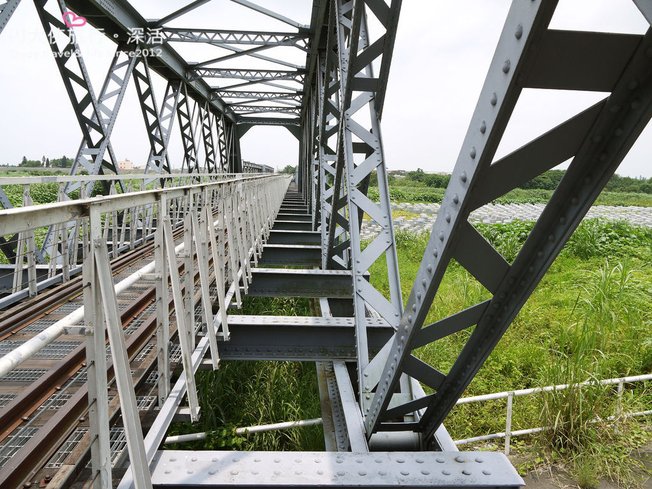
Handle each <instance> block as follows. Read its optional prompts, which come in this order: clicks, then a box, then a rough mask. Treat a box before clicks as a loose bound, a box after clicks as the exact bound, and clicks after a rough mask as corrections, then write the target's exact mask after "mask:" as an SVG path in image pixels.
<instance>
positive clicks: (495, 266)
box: [365, 1, 652, 441]
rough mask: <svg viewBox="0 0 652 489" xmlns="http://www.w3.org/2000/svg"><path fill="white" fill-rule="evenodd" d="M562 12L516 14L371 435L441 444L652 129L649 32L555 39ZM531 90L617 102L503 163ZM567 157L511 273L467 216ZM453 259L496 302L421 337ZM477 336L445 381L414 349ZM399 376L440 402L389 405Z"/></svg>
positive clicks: (547, 5) (382, 386)
mask: <svg viewBox="0 0 652 489" xmlns="http://www.w3.org/2000/svg"><path fill="white" fill-rule="evenodd" d="M556 5H557V2H556V1H548V2H542V1H534V2H520V1H515V2H514V3H513V4H512V7H511V10H510V12H509V15H508V17H507V21H506V23H505V27H504V29H503V33H502V35H501V38H500V41H499V43H498V47H497V49H496V53H495V55H494V58H493V61H492V63H491V66H490V69H489V74H488V75H487V78H486V81H485V84H484V87H483V89H482V92H481V94H480V98H479V101H478V105H477V106H476V109H475V113H474V115H473V117H472V119H471V124H470V127H469V130H468V133H467V136H466V138H465V140H464V143H463V145H462V150H461V152H460V156H459V158H458V160H457V164H456V166H455V169H454V171H453V174H452V176H451V181H450V184H449V186H448V189H447V190H446V194H445V196H444V199H443V201H442V206H441V208H440V210H439V212H438V215H437V219H436V222H435V224H434V226H433V231H432V234H431V237H430V241H429V243H428V246H427V249H426V252H425V254H424V258H423V260H422V262H421V266H420V268H419V272H418V274H417V278H416V281H415V284H414V286H413V289H412V292H411V294H410V296H409V299H408V302H407V306H406V309H405V313H404V314H403V316H402V317H401V321H400V325H399V328H398V331H397V333H396V334H395V335H394V338H393V340H392V342H391V348H390V351H389V352H388V355H387V357H386V358H387V361H386V362H385V364H384V367H383V370H382V374H380V375H378V376H377V378H375V379H374V384H376V385H377V387H376V390H375V393H374V397H373V401H372V403H371V407H370V411H369V413H368V414H367V416H366V419H365V426H366V430H367V436H370V435H371V434H372V433H373V432H375V431H379V430H381V431H382V430H396V429H401V427H403V428H404V429H413V430H415V431H419V432H421V433H422V434H423V435H424V437H425V438H426V441H428V440H431V439H432V435H433V433H434V431H435V429H436V428H437V427H438V426H439V425H440V424H441V423H442V421H443V420H444V418H445V417H446V415H447V414H448V412H449V411H450V410H451V409H452V407H453V406H454V404H455V402H456V401H457V399H458V398H459V397H460V396H461V394H462V392H463V391H464V389H465V388H466V386H467V385H468V384H469V383H470V382H471V380H472V379H473V377H474V375H475V374H476V372H477V371H478V370H479V369H480V367H481V366H482V364H483V363H484V361H485V360H486V358H487V357H488V355H489V354H490V352H491V351H492V350H493V348H494V347H495V345H496V343H497V342H498V341H499V339H500V338H501V337H502V335H503V334H504V332H505V330H506V329H507V327H508V326H509V324H510V323H511V322H512V320H513V319H514V317H515V316H516V315H517V314H518V312H519V311H520V309H521V307H522V306H523V305H524V304H525V302H526V301H527V299H528V298H529V296H530V294H531V293H532V291H533V290H534V288H535V287H536V285H537V284H538V283H539V281H540V280H541V278H542V277H543V275H544V273H545V272H546V271H547V269H548V268H549V267H550V265H551V263H552V262H553V260H554V259H555V257H556V256H557V255H558V254H559V252H560V251H561V249H562V247H563V246H564V244H565V243H566V241H567V240H568V238H569V236H570V235H571V233H572V232H573V231H574V229H575V228H576V227H577V225H578V224H579V223H580V221H581V220H582V218H583V217H584V215H585V214H586V213H587V211H588V209H589V208H590V206H591V204H592V203H593V202H594V201H595V199H596V198H597V196H598V195H599V193H600V191H601V190H602V188H603V187H604V186H605V184H606V183H607V182H608V180H609V178H610V177H611V176H612V175H613V173H614V171H615V170H616V168H617V167H618V165H619V164H620V162H621V161H622V159H623V157H624V156H625V155H626V154H627V152H628V150H629V149H630V148H631V146H632V145H633V143H634V142H635V141H636V139H637V137H638V136H639V134H640V133H641V131H642V130H643V128H644V127H645V126H646V124H647V123H648V121H649V120H650V117H651V115H652V63H650V56H652V32H651V30H648V32H647V34H645V35H642V36H631V35H622V34H610V33H595V32H571V31H560V30H552V29H549V28H548V24H549V22H550V19H551V18H552V15H553V13H554V11H555V8H556ZM523 88H547V89H564V90H602V91H607V92H610V95H609V96H608V97H607V98H605V99H603V100H602V101H600V102H598V103H597V104H595V105H594V106H592V107H590V108H588V109H586V110H584V111H582V112H581V113H579V114H578V115H576V116H575V117H572V118H571V119H569V120H567V121H566V122H564V123H562V124H560V125H559V126H557V127H556V128H554V129H552V130H550V131H548V132H546V133H545V134H543V135H541V136H540V137H538V138H536V139H534V140H532V141H531V142H529V143H527V144H526V145H524V146H522V147H521V148H519V149H517V150H516V151H514V152H512V153H511V154H509V155H507V156H505V157H503V158H501V159H500V160H498V161H494V160H493V159H494V154H495V152H496V148H497V147H498V145H499V143H500V141H501V138H502V136H503V134H504V131H505V128H506V126H507V123H508V122H509V120H510V117H511V114H512V112H513V109H514V106H515V104H516V102H517V100H518V97H519V94H520V92H521V90H522V89H523ZM569 158H572V163H571V164H570V167H569V169H568V171H567V172H566V175H565V176H564V178H563V179H562V181H561V183H560V185H559V187H558V188H557V190H556V191H555V193H554V194H553V196H552V198H551V200H550V202H549V203H548V204H547V206H546V207H545V210H544V212H543V213H542V214H541V216H540V218H539V220H538V221H537V223H536V225H535V227H534V229H533V230H532V232H531V234H530V235H529V237H528V238H527V240H526V242H525V244H524V245H523V247H522V248H521V250H520V252H519V253H518V255H517V257H516V258H515V260H514V261H513V263H511V264H510V263H508V262H507V261H506V260H505V259H504V258H503V257H502V256H501V255H500V254H499V253H498V251H497V250H496V249H494V248H493V246H492V245H491V244H489V243H488V242H487V241H486V240H485V239H484V238H483V237H482V236H481V235H480V233H479V232H478V231H477V230H476V229H475V228H474V227H473V226H472V225H471V224H469V222H468V216H469V214H470V212H471V211H473V210H474V209H477V208H478V207H480V206H482V205H484V204H485V203H487V202H490V201H491V200H493V199H495V198H497V197H499V196H500V195H503V194H505V193H506V192H508V191H509V190H511V189H513V188H515V187H517V186H519V185H521V184H523V183H525V182H527V181H529V180H530V179H532V178H534V177H535V176H537V175H539V174H541V173H543V172H544V171H546V170H548V169H551V168H553V167H555V166H557V165H558V164H560V163H562V162H564V161H566V160H568V159H569ZM453 260H455V261H457V262H458V263H459V264H461V265H462V266H463V267H464V268H465V269H466V270H468V272H469V273H470V274H471V275H473V277H475V278H476V279H477V280H478V282H479V283H480V284H482V285H483V286H484V287H485V288H486V289H487V290H488V291H489V292H490V294H491V298H490V299H488V300H486V301H483V302H481V303H479V304H476V305H474V306H472V307H469V308H467V309H465V310H461V311H459V312H458V313H456V314H454V315H452V316H449V317H447V318H444V319H441V320H439V321H438V322H436V323H434V324H431V325H427V326H424V321H425V318H426V315H427V313H428V310H429V309H430V306H431V304H432V301H433V298H434V296H435V294H436V292H437V289H438V287H439V284H440V283H441V280H442V278H443V276H444V274H445V272H446V270H447V269H448V267H449V266H450V264H451V262H452V261H453ZM472 326H475V328H474V329H473V332H472V333H471V334H470V336H469V337H468V340H467V341H466V344H465V345H464V347H463V349H462V350H461V352H460V353H459V356H458V358H457V360H456V361H455V362H454V364H453V366H452V368H451V369H450V370H449V371H448V372H447V373H444V372H441V371H439V370H437V369H436V368H435V367H433V366H430V365H427V364H425V363H423V362H422V361H421V360H419V359H418V357H417V356H416V355H415V350H416V349H418V348H420V347H423V346H425V345H428V344H431V343H433V342H436V341H437V340H439V339H441V338H443V337H445V336H447V335H450V334H453V333H455V332H458V331H462V330H466V329H468V328H471V327H472ZM402 374H408V375H410V376H412V377H414V378H416V379H418V380H419V381H420V382H422V383H424V384H426V385H427V386H428V387H430V388H431V389H432V390H433V391H434V393H433V394H430V395H428V396H426V397H424V398H422V399H418V400H415V401H408V402H402V401H401V400H400V399H397V398H396V396H393V395H392V393H393V392H394V391H395V388H396V386H397V385H398V383H399V380H400V378H401V376H402ZM392 399H394V403H393V404H392V407H391V408H390V407H389V406H390V402H391V401H392ZM421 409H425V411H424V412H423V415H422V416H421V417H420V419H419V420H418V422H406V421H405V416H407V415H411V414H414V413H415V412H416V411H417V410H421Z"/></svg>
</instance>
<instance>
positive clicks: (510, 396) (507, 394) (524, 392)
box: [454, 374, 652, 455]
mask: <svg viewBox="0 0 652 489" xmlns="http://www.w3.org/2000/svg"><path fill="white" fill-rule="evenodd" d="M648 380H652V374H645V375H634V376H630V377H617V378H613V379H604V380H598V381H592V380H588V381H585V382H579V383H577V384H559V385H549V386H545V387H534V388H531V389H519V390H514V391H504V392H494V393H491V394H483V395H480V396H471V397H463V398H461V399H459V400H458V401H457V403H456V405H458V406H459V405H462V404H472V403H478V402H485V401H494V400H497V399H507V416H506V418H505V431H504V432H499V433H491V434H489V435H481V436H474V437H472V438H464V439H461V440H455V441H454V442H455V444H456V445H468V444H470V443H477V442H482V441H489V440H497V439H500V438H504V439H505V454H506V455H509V452H510V444H511V438H512V437H514V436H524V435H532V434H535V433H540V432H542V431H545V430H549V429H551V428H552V427H551V426H542V427H537V428H527V429H522V430H512V414H513V410H514V408H513V401H514V398H515V397H523V396H528V395H532V394H538V393H541V392H557V391H562V390H565V389H568V388H569V387H588V386H598V385H603V386H604V385H617V386H618V388H617V396H618V399H617V407H616V416H611V417H609V418H608V419H615V418H616V417H617V416H624V417H634V416H647V415H650V414H652V410H645V411H637V412H630V413H623V412H622V397H623V392H624V389H625V384H631V383H635V382H645V381H648Z"/></svg>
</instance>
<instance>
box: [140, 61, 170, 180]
mask: <svg viewBox="0 0 652 489" xmlns="http://www.w3.org/2000/svg"><path fill="white" fill-rule="evenodd" d="M134 82H135V85H136V92H137V93H138V101H139V102H140V108H141V110H142V113H143V119H144V121H145V126H146V129H147V136H148V138H149V144H150V152H149V156H148V157H147V164H146V165H145V173H171V172H172V170H171V167H170V159H169V157H168V153H167V149H168V143H169V141H170V136H171V135H172V126H173V125H174V114H175V112H176V110H177V102H178V100H179V91H180V88H181V84H180V83H179V82H168V84H167V87H166V88H165V94H164V96H163V104H162V105H161V110H160V112H159V110H158V106H157V104H156V98H155V96H154V90H153V87H152V79H151V75H150V71H149V65H148V61H147V58H144V59H143V61H142V63H139V64H138V65H137V66H136V69H135V70H134Z"/></svg>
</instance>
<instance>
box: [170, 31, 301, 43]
mask: <svg viewBox="0 0 652 489" xmlns="http://www.w3.org/2000/svg"><path fill="white" fill-rule="evenodd" d="M162 34H163V37H164V38H165V40H166V41H168V42H203V43H207V44H212V45H215V46H219V45H221V44H229V45H236V44H245V45H252V46H266V45H268V44H278V43H284V42H292V41H294V42H297V43H299V42H301V43H302V44H303V45H304V46H305V44H306V39H307V38H308V36H309V34H308V33H305V32H260V31H240V30H224V29H178V28H166V29H163V32H162Z"/></svg>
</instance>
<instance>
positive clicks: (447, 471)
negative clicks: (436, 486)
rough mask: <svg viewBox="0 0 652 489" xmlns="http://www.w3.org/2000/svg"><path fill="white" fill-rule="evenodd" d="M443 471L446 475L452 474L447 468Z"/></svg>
mask: <svg viewBox="0 0 652 489" xmlns="http://www.w3.org/2000/svg"><path fill="white" fill-rule="evenodd" d="M441 473H442V474H444V475H451V473H450V470H446V469H444V470H442V471H441Z"/></svg>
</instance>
